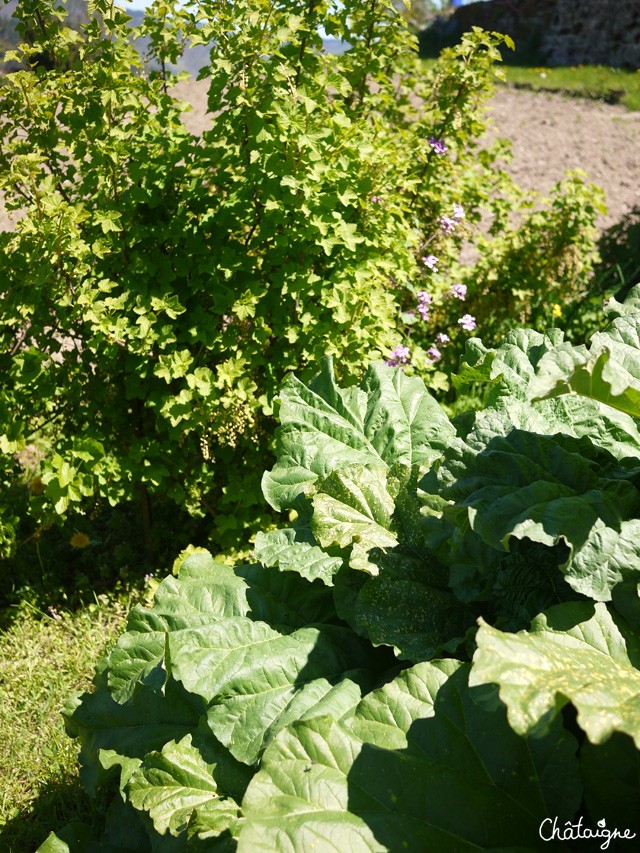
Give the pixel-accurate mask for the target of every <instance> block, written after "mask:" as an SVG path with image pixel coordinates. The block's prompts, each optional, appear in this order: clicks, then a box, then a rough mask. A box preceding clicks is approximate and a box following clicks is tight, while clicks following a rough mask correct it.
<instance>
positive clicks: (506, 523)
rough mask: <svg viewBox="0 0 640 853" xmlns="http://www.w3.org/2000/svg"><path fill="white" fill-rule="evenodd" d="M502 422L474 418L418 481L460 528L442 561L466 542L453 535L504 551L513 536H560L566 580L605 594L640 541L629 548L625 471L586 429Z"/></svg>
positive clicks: (628, 571)
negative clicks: (563, 430) (569, 431)
mask: <svg viewBox="0 0 640 853" xmlns="http://www.w3.org/2000/svg"><path fill="white" fill-rule="evenodd" d="M509 427H510V419H509V418H508V417H507V416H506V415H505V416H502V415H501V413H500V412H498V411H496V412H493V413H492V414H490V415H488V416H487V417H485V418H481V419H479V420H478V422H477V424H476V426H475V428H474V430H473V431H472V432H471V433H470V434H469V436H467V439H466V441H465V442H464V443H462V442H459V443H458V444H457V446H452V450H451V452H450V454H449V455H448V458H446V459H445V461H444V462H443V464H442V465H441V466H440V469H439V471H438V473H437V475H436V476H432V477H431V478H430V479H429V478H428V479H427V480H426V481H425V483H424V485H425V488H427V489H429V490H430V491H435V492H437V491H438V490H439V491H440V495H441V496H442V497H444V498H446V499H448V500H449V501H450V502H451V505H450V506H449V507H447V508H445V512H444V515H445V518H447V519H449V520H450V521H451V522H452V523H453V524H454V525H456V526H457V527H458V528H459V531H460V532H459V534H458V538H457V539H455V538H452V539H451V548H450V554H449V558H448V561H450V562H452V563H454V564H456V565H457V564H458V563H459V562H460V561H459V559H458V558H457V557H456V555H455V551H457V550H460V549H461V548H462V549H464V548H465V547H467V546H465V545H464V543H463V542H462V541H461V540H460V537H465V536H473V535H476V536H479V537H480V538H481V539H482V541H483V542H484V543H485V544H487V545H489V546H491V547H492V548H494V549H496V550H497V551H505V550H508V548H509V547H510V544H509V540H510V539H511V538H512V537H514V538H516V539H525V538H526V539H529V540H531V541H533V542H539V543H541V544H544V545H547V546H550V547H551V546H555V545H557V544H558V543H561V542H564V543H566V545H568V546H569V556H568V559H566V560H565V561H564V563H563V565H562V566H561V568H562V571H563V573H564V575H565V577H566V580H567V582H568V583H569V584H570V585H571V586H572V587H573V589H574V590H576V591H577V592H579V593H582V594H584V595H588V596H590V597H592V598H595V599H596V600H609V599H610V598H611V591H612V589H613V588H614V587H615V585H616V584H617V583H619V582H621V581H623V580H627V579H629V578H631V577H635V576H637V573H638V571H639V569H640V562H638V559H637V557H638V556H640V552H639V551H638V550H637V549H638V548H640V541H639V542H638V544H637V545H636V544H635V543H634V534H633V530H634V529H635V525H636V521H635V518H636V517H637V516H638V515H639V514H640V492H638V490H637V489H636V487H635V486H634V485H633V484H632V483H631V482H630V481H629V480H628V479H627V478H628V469H627V468H625V467H622V466H621V465H620V464H618V462H617V460H616V459H615V457H613V456H612V455H611V454H610V453H609V452H608V451H607V450H604V449H600V448H598V447H596V446H595V445H594V444H593V442H592V441H591V439H590V438H588V437H586V436H584V437H581V438H574V437H571V436H568V435H563V434H554V435H541V434H540V433H539V432H534V431H525V430H522V429H519V428H511V429H509ZM436 483H437V485H436ZM482 572H483V566H482V563H480V564H479V565H478V568H477V573H478V574H482ZM460 577H461V579H462V580H463V581H464V583H465V584H466V583H468V582H469V578H468V577H465V576H460Z"/></svg>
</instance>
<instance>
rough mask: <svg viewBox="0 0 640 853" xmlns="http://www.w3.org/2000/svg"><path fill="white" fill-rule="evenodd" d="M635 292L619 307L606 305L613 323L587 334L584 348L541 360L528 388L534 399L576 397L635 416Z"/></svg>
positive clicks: (639, 322) (639, 377) (639, 335)
mask: <svg viewBox="0 0 640 853" xmlns="http://www.w3.org/2000/svg"><path fill="white" fill-rule="evenodd" d="M639 293H640V290H639V288H638V287H636V288H634V290H633V291H632V292H631V294H630V295H629V296H628V297H627V300H626V301H625V303H624V305H620V303H617V302H615V300H612V301H611V302H610V303H609V305H608V309H607V310H608V313H609V314H610V315H612V316H614V318H615V319H613V321H612V322H611V323H610V325H609V326H607V328H606V329H605V330H604V331H603V332H598V333H597V334H595V335H593V337H592V338H591V341H590V348H589V351H588V352H587V351H586V350H584V349H580V350H579V349H577V348H574V349H573V350H571V351H570V352H567V353H564V354H563V356H562V357H559V356H558V355H556V354H554V353H550V354H548V355H546V356H545V357H544V358H543V359H541V361H540V364H539V369H538V375H537V377H536V379H535V380H534V382H532V384H531V394H532V396H534V397H540V398H542V397H556V396H558V395H561V394H569V393H573V394H579V395H581V396H584V397H590V398H592V399H594V400H598V401H600V402H602V403H605V404H606V405H608V406H612V407H613V408H615V409H619V410H620V411H621V412H625V413H626V414H628V415H631V416H632V417H634V418H638V417H640V310H638V304H639V301H640V297H639V295H638V294H639Z"/></svg>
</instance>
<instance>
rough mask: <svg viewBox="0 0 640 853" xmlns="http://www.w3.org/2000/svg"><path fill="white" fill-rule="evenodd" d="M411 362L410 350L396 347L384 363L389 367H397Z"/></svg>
mask: <svg viewBox="0 0 640 853" xmlns="http://www.w3.org/2000/svg"><path fill="white" fill-rule="evenodd" d="M410 360H411V350H410V349H409V347H403V346H402V345H401V346H397V347H396V348H395V349H394V351H393V352H392V353H391V357H390V358H388V359H387V360H386V361H385V364H387V365H389V367H397V366H398V365H399V364H408V362H409V361H410Z"/></svg>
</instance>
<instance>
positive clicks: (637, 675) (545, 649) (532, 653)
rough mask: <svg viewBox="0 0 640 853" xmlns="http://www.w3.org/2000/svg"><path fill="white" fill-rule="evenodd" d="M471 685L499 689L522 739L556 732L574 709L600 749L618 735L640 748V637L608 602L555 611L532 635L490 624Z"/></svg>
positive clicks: (543, 616)
mask: <svg viewBox="0 0 640 853" xmlns="http://www.w3.org/2000/svg"><path fill="white" fill-rule="evenodd" d="M476 642H477V644H478V650H477V652H476V653H475V655H474V660H473V668H472V671H471V677H470V684H472V685H478V684H487V683H495V684H498V685H499V687H500V698H501V699H502V700H503V702H504V703H505V704H506V706H507V709H508V715H509V722H510V724H511V726H512V728H513V729H514V731H516V732H519V733H520V734H527V733H533V734H539V733H541V732H547V731H549V726H550V725H551V724H552V721H553V718H554V717H555V716H556V715H557V714H558V712H559V710H560V709H561V708H562V707H563V706H564V705H565V704H567V702H571V703H572V704H573V705H574V706H575V707H576V709H577V712H578V724H579V725H580V726H581V728H582V729H584V731H585V732H586V733H587V736H588V737H589V739H590V740H591V741H592V742H593V743H602V742H603V741H605V740H606V739H607V738H608V737H609V736H610V735H611V734H612V732H614V731H618V732H624V733H626V734H628V735H630V736H631V737H632V738H633V739H634V740H635V743H636V746H640V671H639V670H638V666H639V665H640V636H638V634H637V633H636V632H634V631H633V630H632V629H631V628H629V626H628V625H627V624H626V622H625V621H624V620H623V619H622V617H620V616H617V615H614V614H612V613H611V612H610V611H609V609H608V608H607V606H606V605H605V604H603V603H597V604H595V605H593V604H590V603H586V602H572V603H567V604H561V605H558V606H557V607H555V608H551V609H550V610H549V611H548V612H547V613H544V614H541V615H540V616H539V617H538V618H537V619H535V620H534V621H533V623H532V625H531V629H530V630H529V631H521V632H519V633H518V634H505V633H503V632H501V631H498V630H496V629H495V628H492V627H490V626H489V625H487V624H482V625H481V627H480V629H479V631H478V634H477V636H476Z"/></svg>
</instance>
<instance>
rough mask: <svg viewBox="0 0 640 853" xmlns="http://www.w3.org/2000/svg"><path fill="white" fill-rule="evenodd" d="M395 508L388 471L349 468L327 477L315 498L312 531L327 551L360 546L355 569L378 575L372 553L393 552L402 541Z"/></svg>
mask: <svg viewBox="0 0 640 853" xmlns="http://www.w3.org/2000/svg"><path fill="white" fill-rule="evenodd" d="M394 507H395V504H394V501H393V498H392V497H391V495H390V494H389V491H388V489H387V478H386V472H385V471H384V470H381V469H379V468H363V467H361V466H359V465H356V466H348V467H346V468H344V469H342V470H340V471H335V472H334V473H333V474H331V475H330V476H329V477H327V479H326V480H324V481H323V482H322V484H321V486H320V487H319V491H318V493H317V494H315V495H314V496H313V517H312V522H311V528H312V530H313V533H314V536H315V537H316V539H317V541H318V543H319V544H320V545H322V546H323V547H324V548H328V547H331V546H336V547H338V548H347V547H349V546H354V545H355V546H360V547H357V548H356V549H355V555H356V559H355V560H354V556H353V554H352V559H351V565H352V566H353V568H361V569H365V570H367V571H371V572H374V571H375V567H374V566H373V565H372V564H370V563H369V561H368V560H367V559H366V554H367V553H368V551H369V550H370V549H371V548H393V546H394V545H396V544H397V541H398V540H397V538H396V536H395V534H394V533H393V532H392V522H391V518H392V515H393V510H394ZM354 563H355V565H354Z"/></svg>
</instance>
